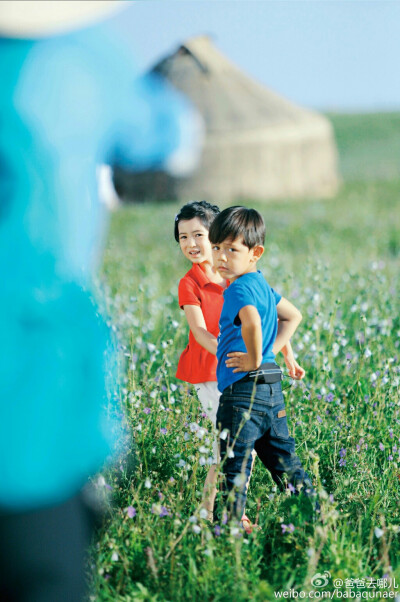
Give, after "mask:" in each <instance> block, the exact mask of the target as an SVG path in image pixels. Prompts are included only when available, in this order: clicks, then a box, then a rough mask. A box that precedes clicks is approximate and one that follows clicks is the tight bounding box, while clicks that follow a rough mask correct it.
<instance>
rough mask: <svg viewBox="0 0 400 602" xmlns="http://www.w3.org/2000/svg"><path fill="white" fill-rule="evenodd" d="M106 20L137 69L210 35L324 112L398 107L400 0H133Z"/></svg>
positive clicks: (285, 91)
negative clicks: (191, 39)
mask: <svg viewBox="0 0 400 602" xmlns="http://www.w3.org/2000/svg"><path fill="white" fill-rule="evenodd" d="M125 4H127V7H126V8H125V10H122V11H121V12H119V13H118V14H117V15H116V16H114V17H113V18H112V27H113V28H114V29H115V30H116V31H117V32H118V35H119V36H120V38H121V39H122V40H125V41H126V43H127V44H128V45H129V47H130V48H132V54H133V56H134V57H135V60H136V63H137V64H138V66H139V67H140V69H143V70H145V69H147V68H149V67H151V66H152V65H153V64H154V63H155V62H157V61H158V60H159V59H160V58H162V57H163V56H165V54H167V53H170V52H172V51H174V50H175V49H176V48H177V47H178V46H179V44H180V43H181V42H182V41H184V40H186V39H187V38H189V37H191V36H195V35H203V34H208V35H210V36H211V37H212V39H213V41H214V43H215V44H216V46H217V47H218V48H219V50H220V51H222V52H223V53H225V54H226V55H227V56H228V58H229V59H230V60H232V61H233V62H235V63H236V64H237V65H239V66H240V67H241V68H242V69H243V70H244V71H246V72H247V73H248V74H249V75H250V76H251V77H253V78H254V79H256V80H258V81H259V82H261V83H262V84H264V85H266V86H268V87H269V88H271V89H272V90H274V91H276V92H278V93H280V94H282V95H284V96H285V97H286V98H289V99H291V100H293V101H295V102H296V103H298V104H300V105H303V106H308V107H310V108H315V109H320V110H326V111H327V110H328V111H329V110H330V111H343V112H357V111H366V112H367V111H378V110H400V76H399V71H400V69H399V61H400V1H397V0H391V1H386V0H370V1H364V0H341V1H337V0H332V1H331V0H234V1H232V0H194V1H192V0H174V1H170V0H141V1H140V0H139V1H133V0H132V1H128V2H125Z"/></svg>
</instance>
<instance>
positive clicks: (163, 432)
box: [160, 427, 168, 435]
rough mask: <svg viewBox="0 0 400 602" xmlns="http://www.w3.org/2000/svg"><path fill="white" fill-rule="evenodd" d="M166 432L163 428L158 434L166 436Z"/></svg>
mask: <svg viewBox="0 0 400 602" xmlns="http://www.w3.org/2000/svg"><path fill="white" fill-rule="evenodd" d="M167 432H168V431H167V429H166V428H165V427H163V428H162V429H160V433H161V434H162V435H166V434H167Z"/></svg>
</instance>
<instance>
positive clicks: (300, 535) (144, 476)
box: [90, 115, 400, 602]
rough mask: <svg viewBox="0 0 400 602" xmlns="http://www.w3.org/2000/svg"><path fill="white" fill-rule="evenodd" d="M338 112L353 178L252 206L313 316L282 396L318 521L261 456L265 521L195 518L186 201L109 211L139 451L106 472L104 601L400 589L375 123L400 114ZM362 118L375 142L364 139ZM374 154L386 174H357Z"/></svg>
mask: <svg viewBox="0 0 400 602" xmlns="http://www.w3.org/2000/svg"><path fill="white" fill-rule="evenodd" d="M332 118H333V123H334V126H335V130H336V131H337V136H338V143H339V149H340V152H341V158H342V164H343V170H344V178H345V182H344V184H343V187H342V189H341V191H340V193H339V194H338V195H337V197H336V198H335V199H332V200H330V201H324V202H318V201H304V202H303V203H298V202H295V203H293V202H290V201H287V202H279V203H277V202H272V203H269V204H265V205H259V204H258V205H256V204H253V203H251V205H252V206H254V207H256V208H257V209H259V210H260V211H261V212H262V214H263V216H264V218H265V221H266V224H267V241H266V249H267V251H266V253H265V255H264V258H263V259H262V261H261V264H260V268H261V270H262V271H263V272H264V274H265V276H266V278H267V280H268V281H269V282H270V283H271V284H272V285H273V286H274V288H276V289H277V290H278V291H280V292H281V293H282V294H283V295H284V296H286V297H287V298H289V299H290V300H292V301H293V302H294V303H295V304H296V305H297V306H298V307H299V308H300V309H301V311H302V313H303V322H302V323H301V325H300V327H299V329H298V331H297V333H296V335H295V337H294V339H293V347H294V349H295V351H296V352H297V354H298V359H299V362H300V363H301V364H302V365H303V366H304V368H305V369H306V373H307V376H306V379H305V380H304V381H303V382H302V383H301V384H297V385H293V386H287V388H286V389H285V399H286V404H287V411H288V415H289V427H290V431H291V433H292V434H294V436H295V438H296V442H297V452H298V455H299V456H300V458H301V460H302V462H303V464H304V465H305V466H306V467H307V469H308V470H309V471H310V472H311V473H312V474H313V477H314V480H315V484H316V486H317V489H318V491H319V496H320V502H321V517H320V518H319V519H318V520H317V521H316V522H315V523H313V522H311V521H310V517H309V514H308V512H307V509H306V508H305V507H304V506H303V504H302V500H301V499H300V498H297V497H296V498H293V497H288V496H287V495H286V494H285V493H279V492H277V491H276V490H275V488H274V484H273V482H272V481H271V479H270V477H269V476H268V474H267V473H266V472H265V470H264V469H263V467H262V465H261V463H260V462H259V461H257V462H256V466H255V471H254V474H253V477H252V480H251V485H250V490H249V499H248V505H247V509H248V514H249V516H250V517H251V518H252V519H253V520H257V522H258V524H259V526H260V530H259V531H257V532H255V533H253V534H252V535H250V536H243V533H242V532H241V531H238V530H237V529H236V528H235V526H230V525H217V526H215V525H213V526H211V525H209V524H208V523H207V522H205V521H204V520H203V519H201V518H200V516H199V509H200V498H201V490H202V486H203V482H204V478H205V475H206V470H207V462H208V457H209V455H210V453H209V448H210V445H209V437H208V435H209V432H210V425H209V424H207V421H206V420H205V419H204V418H203V417H202V416H201V410H200V407H199V404H198V401H197V399H196V398H195V396H193V394H192V392H191V391H189V392H188V391H187V390H186V389H185V388H184V387H183V386H182V383H180V382H179V381H177V380H176V379H175V377H174V373H175V368H176V364H177V360H178V357H179V354H180V352H181V351H182V349H183V348H184V346H185V344H186V340H187V327H186V324H185V321H184V319H183V318H182V312H180V310H179V309H178V307H177V300H176V298H177V283H178V281H179V278H180V277H182V275H183V274H184V273H185V271H186V270H187V269H188V268H189V266H188V265H187V264H186V263H185V261H184V259H183V258H182V257H181V254H180V251H179V248H178V247H177V245H176V243H175V241H174V239H173V235H172V231H173V220H174V215H175V213H176V212H177V209H178V206H177V205H173V204H170V205H169V204H167V205H163V206H160V205H154V206H152V205H146V206H139V207H134V208H133V207H124V208H122V209H121V210H120V211H118V212H117V213H116V214H115V215H114V216H113V220H112V224H111V233H110V237H109V243H108V248H107V252H106V256H105V261H104V268H103V275H104V281H105V283H106V284H105V292H106V297H107V303H108V306H109V310H110V312H111V314H112V316H113V320H114V322H115V325H116V327H117V330H118V332H119V336H120V339H121V347H122V352H123V354H124V356H123V357H124V361H125V364H126V366H125V369H124V372H123V379H124V382H123V385H122V387H121V400H122V403H123V405H124V406H125V407H126V414H127V422H128V425H129V433H131V434H132V444H131V450H132V451H131V452H130V453H129V454H128V455H127V456H126V457H124V458H122V459H121V461H120V462H118V463H117V466H116V467H115V468H114V469H112V470H108V471H105V472H104V473H103V477H104V478H100V479H98V480H97V483H98V489H99V491H104V493H106V492H111V496H112V499H113V505H112V506H111V507H110V512H109V516H108V518H107V519H106V522H105V525H104V527H103V528H102V530H101V531H100V532H99V534H98V538H97V543H96V545H95V546H94V547H93V551H92V555H91V559H90V564H91V575H92V589H93V593H92V600H104V601H106V600H110V601H111V600H112V601H125V602H130V601H136V600H137V601H139V600H149V601H150V600H152V601H167V600H168V601H183V600H198V601H203V600H207V601H208V600H210V601H211V600H213V601H214V600H215V601H225V600H226V601H228V600H229V601H230V602H231V601H232V600H234V601H235V602H236V601H245V600H256V601H260V602H261V601H263V602H264V601H269V600H275V599H276V598H277V597H279V594H281V595H283V592H285V591H289V590H294V591H295V592H298V594H297V597H308V596H309V595H310V592H315V593H314V594H311V595H314V598H318V597H322V595H323V592H325V595H327V593H328V592H333V591H334V590H335V587H336V589H337V590H338V591H339V593H338V594H337V598H338V597H344V598H346V597H349V595H350V594H349V592H353V594H354V595H353V597H356V594H357V595H358V597H361V595H363V597H364V598H367V597H372V594H373V593H374V592H375V597H378V594H379V593H380V594H381V597H382V598H384V597H389V596H390V595H393V596H394V592H397V589H396V586H397V584H399V585H400V562H399V553H400V510H399V492H400V487H399V479H400V451H399V450H400V396H399V386H400V368H399V352H400V350H399V340H400V336H399V335H400V319H399V314H400V312H399V310H400V303H399V298H400V296H399V292H400V291H399V267H400V266H399V263H400V211H399V201H398V199H399V195H400V179H397V176H398V175H399V174H398V173H397V172H396V171H395V170H394V167H393V170H394V171H393V170H392V168H390V169H389V170H388V171H387V172H386V171H385V169H384V165H385V161H386V160H389V159H390V161H392V166H394V165H395V161H394V160H393V159H392V157H391V155H390V153H389V154H384V155H383V156H382V154H381V149H386V152H387V153H388V152H389V151H387V148H388V145H386V144H385V143H384V141H380V140H377V137H376V136H375V133H376V132H378V131H379V132H381V133H382V137H383V136H384V131H386V130H387V135H388V138H389V139H390V140H391V142H390V144H391V145H392V147H393V149H394V148H396V144H397V143H396V137H395V135H394V134H393V131H392V130H393V128H392V126H390V127H389V125H390V124H395V125H394V126H393V127H395V126H396V127H397V131H398V130H399V127H400V125H399V124H400V117H399V116H398V115H397V116H396V115H388V116H387V121H385V116H383V117H382V116H380V115H379V116H376V118H374V117H371V116H369V121H368V124H369V125H368V127H365V128H364V129H363V125H362V124H363V123H364V124H366V123H367V122H366V121H365V120H364V122H363V119H364V118H365V116H352V117H351V118H348V117H346V116H344V117H340V116H332ZM385 124H386V125H385ZM364 130H365V131H364ZM359 131H363V132H364V134H363V135H364V143H361V141H359V142H358V141H355V140H354V139H353V136H354V132H359ZM352 132H353V133H352ZM357 136H358V135H357ZM375 143H376V146H375V147H374V144H375ZM364 145H365V146H364ZM365 147H368V148H365ZM374 148H375V151H374ZM375 152H376V153H377V154H375V161H374V160H373V158H372V157H373V154H374V153H375ZM368 153H369V154H368ZM364 154H365V156H367V155H368V156H369V159H368V160H370V161H371V165H372V164H373V165H374V169H375V172H374V174H371V169H372V168H371V169H367V168H366V172H365V173H364V172H363V171H362V170H360V171H357V165H361V164H363V156H364ZM389 155H390V156H389ZM397 169H398V166H397ZM347 170H348V171H347ZM357 174H359V177H356V175H357ZM366 176H368V177H366ZM249 204H250V202H249ZM278 359H279V358H278ZM280 363H281V364H282V363H283V362H282V361H280ZM286 384H287V385H288V384H289V381H288V379H287V380H286ZM132 468H133V469H132ZM288 526H290V527H288ZM325 571H328V572H329V575H328V574H324V573H325ZM318 574H319V575H320V576H319V577H315V576H316V575H318ZM394 579H397V581H396V583H395V582H394V581H393V580H394ZM338 580H339V581H338ZM340 580H342V581H340ZM346 580H347V581H346ZM350 580H352V581H350ZM385 580H386V581H385ZM340 583H342V584H341V585H340ZM321 584H322V585H321ZM301 592H304V596H303V594H302V593H301ZM340 592H341V594H342V595H341V596H340ZM346 592H347V594H346V595H345V593H346ZM391 592H393V593H391ZM367 594H368V596H367ZM288 595H289V594H288ZM291 597H295V594H294V593H293V591H292V593H291Z"/></svg>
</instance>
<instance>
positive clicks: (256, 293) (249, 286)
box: [217, 270, 281, 392]
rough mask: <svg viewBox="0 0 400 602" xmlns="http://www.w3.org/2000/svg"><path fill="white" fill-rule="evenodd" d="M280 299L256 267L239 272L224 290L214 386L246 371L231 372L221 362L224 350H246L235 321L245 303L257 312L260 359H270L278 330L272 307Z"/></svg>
mask: <svg viewBox="0 0 400 602" xmlns="http://www.w3.org/2000/svg"><path fill="white" fill-rule="evenodd" d="M280 300H281V295H279V294H278V293H276V292H275V291H274V289H273V288H271V287H270V286H269V284H268V282H267V281H266V280H265V278H264V276H263V275H262V273H261V272H260V271H259V270H258V271H257V272H250V273H249V274H243V276H240V277H239V278H237V280H234V282H232V284H231V285H230V286H228V288H227V289H226V290H225V291H224V304H223V306H222V312H221V318H220V323H219V330H220V334H219V336H218V349H217V358H218V366H217V380H218V389H219V390H220V391H221V392H222V391H223V390H224V389H226V387H228V386H229V385H232V384H233V383H234V382H236V381H238V380H240V379H241V378H243V376H245V374H246V372H236V373H235V374H234V373H233V370H234V368H227V367H226V364H225V361H226V360H227V359H228V358H227V354H228V353H232V352H233V351H243V352H246V346H245V344H244V341H243V338H242V326H241V324H240V321H239V315H238V314H239V311H240V310H241V309H242V307H245V306H246V305H253V306H254V307H255V308H256V309H257V311H258V313H259V314H260V318H261V328H262V341H263V343H262V345H263V349H262V356H263V359H262V362H263V363H264V362H273V361H274V360H275V355H274V353H273V352H272V347H273V344H274V342H275V338H276V333H277V330H278V314H277V311H276V306H277V304H278V303H279V301H280Z"/></svg>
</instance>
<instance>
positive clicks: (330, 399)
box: [325, 393, 335, 402]
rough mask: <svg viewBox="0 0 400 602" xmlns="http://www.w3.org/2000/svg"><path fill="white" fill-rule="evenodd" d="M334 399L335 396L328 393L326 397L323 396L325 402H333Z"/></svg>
mask: <svg viewBox="0 0 400 602" xmlns="http://www.w3.org/2000/svg"><path fill="white" fill-rule="evenodd" d="M334 399H335V396H334V394H333V393H328V395H326V396H325V401H329V402H331V401H333V400H334Z"/></svg>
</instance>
